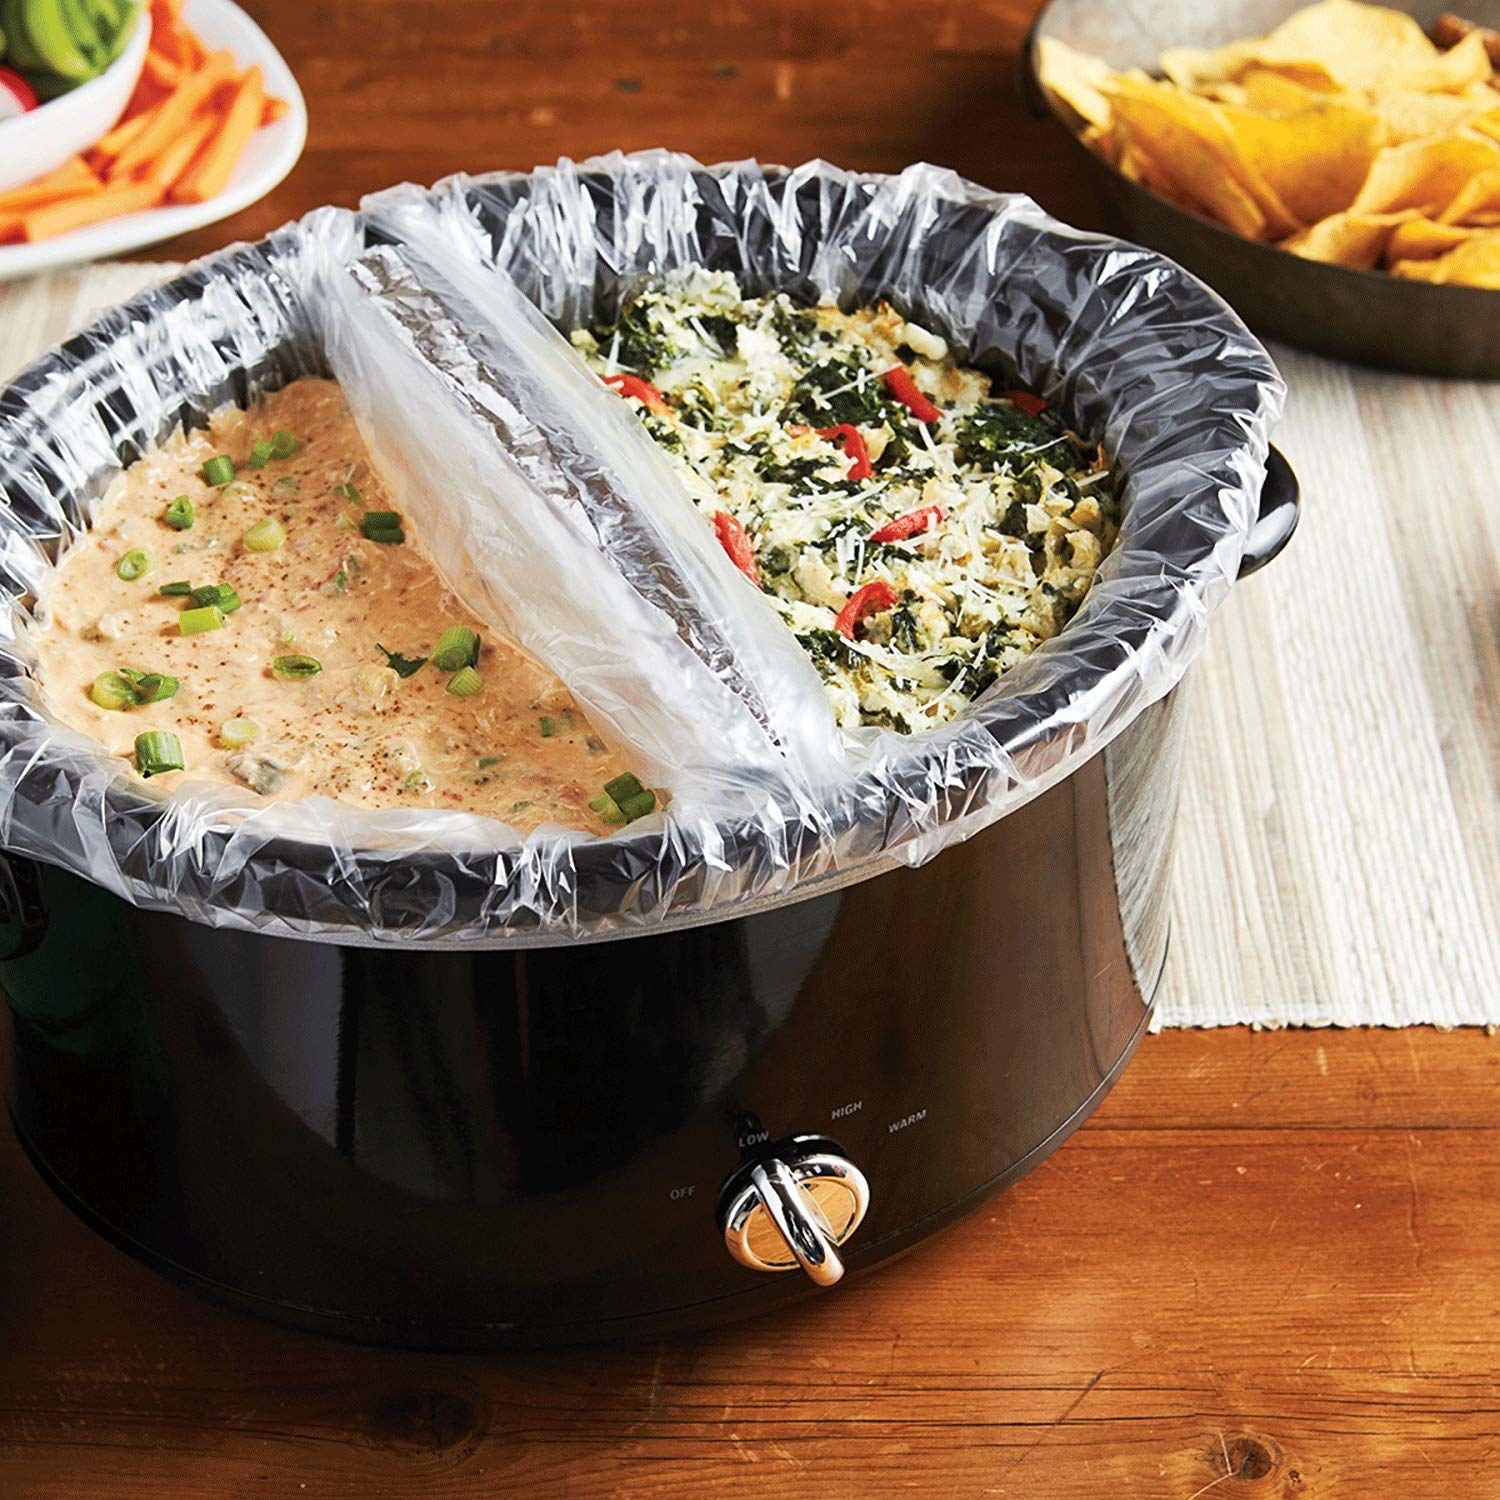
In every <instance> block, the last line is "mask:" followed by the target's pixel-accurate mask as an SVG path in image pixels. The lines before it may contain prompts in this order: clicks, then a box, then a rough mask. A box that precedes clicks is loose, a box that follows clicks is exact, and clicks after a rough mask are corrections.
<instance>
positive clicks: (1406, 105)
mask: <svg viewBox="0 0 1500 1500" xmlns="http://www.w3.org/2000/svg"><path fill="white" fill-rule="evenodd" d="M1483 92H1484V94H1485V95H1486V96H1487V97H1484V98H1476V97H1474V96H1473V95H1470V94H1467V93H1463V94H1424V93H1421V92H1419V91H1418V90H1416V89H1387V90H1385V91H1383V92H1381V93H1377V94H1371V95H1370V109H1371V110H1372V111H1373V112H1374V113H1375V114H1376V115H1378V116H1379V117H1380V119H1381V121H1382V123H1383V124H1384V126H1385V133H1386V144H1387V145H1389V146H1399V145H1401V144H1403V143H1404V142H1406V141H1419V140H1422V139H1423V138H1424V137H1426V136H1429V135H1452V134H1453V132H1454V131H1456V130H1461V129H1462V128H1463V127H1464V126H1465V125H1467V124H1469V123H1470V122H1471V121H1473V120H1476V119H1478V118H1479V116H1481V115H1483V114H1485V113H1486V112H1487V111H1488V109H1489V108H1490V101H1491V100H1493V99H1494V97H1495V93H1494V90H1493V89H1490V88H1488V87H1484V89H1483Z"/></svg>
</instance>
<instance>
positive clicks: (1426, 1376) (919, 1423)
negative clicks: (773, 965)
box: [0, 1029, 1500, 1500]
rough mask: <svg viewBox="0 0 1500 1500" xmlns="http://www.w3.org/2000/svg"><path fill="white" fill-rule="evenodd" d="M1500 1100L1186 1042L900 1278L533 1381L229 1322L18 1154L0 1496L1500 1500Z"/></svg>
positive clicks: (3, 1151) (1147, 1061)
mask: <svg viewBox="0 0 1500 1500" xmlns="http://www.w3.org/2000/svg"><path fill="white" fill-rule="evenodd" d="M1497 1096H1500V1049H1497V1048H1496V1047H1495V1046H1493V1045H1486V1044H1485V1041H1484V1039H1483V1038H1482V1037H1481V1036H1477V1035H1474V1034H1472V1033H1464V1032H1453V1033H1448V1034H1444V1033H1440V1032H1434V1031H1429V1030H1411V1031H1402V1032H1364V1031H1325V1032H1252V1031H1247V1030H1240V1029H1236V1030H1224V1031H1216V1032H1197V1031H1176V1032H1165V1033H1163V1034H1162V1035H1160V1036H1155V1037H1148V1038H1147V1039H1146V1041H1145V1043H1144V1044H1143V1046H1142V1049H1141V1052H1140V1054H1139V1056H1138V1057H1137V1059H1136V1061H1135V1063H1134V1064H1133V1065H1132V1067H1131V1069H1130V1071H1129V1072H1128V1073H1127V1074H1126V1076H1125V1079H1124V1081H1123V1082H1122V1083H1121V1085H1120V1086H1119V1088H1118V1089H1117V1090H1116V1092H1115V1093H1114V1095H1113V1096H1112V1097H1111V1098H1110V1100H1109V1101H1108V1102H1107V1103H1106V1104H1105V1106H1104V1108H1103V1109H1102V1110H1101V1111H1100V1113H1099V1114H1098V1115H1097V1116H1096V1118H1095V1119H1094V1121H1093V1122H1092V1123H1091V1124H1089V1125H1088V1126H1086V1127H1085V1128H1084V1129H1083V1130H1082V1131H1080V1132H1079V1134H1078V1135H1077V1136H1075V1137H1074V1139H1073V1140H1072V1141H1071V1142H1069V1144H1068V1145H1066V1146H1065V1147H1063V1149H1062V1150H1061V1151H1060V1152H1059V1153H1058V1154H1057V1155H1056V1156H1054V1157H1053V1158H1052V1159H1051V1160H1050V1161H1048V1162H1047V1163H1046V1164H1045V1165H1044V1166H1042V1167H1041V1168H1040V1169H1039V1170H1038V1171H1037V1172H1035V1173H1034V1174H1033V1175H1032V1176H1031V1177H1028V1178H1026V1179H1025V1180H1024V1181H1022V1182H1021V1183H1020V1184H1019V1185H1017V1186H1016V1187H1015V1188H1013V1189H1012V1190H1011V1191H1010V1192H1009V1193H1007V1194H1005V1195H1004V1196H1003V1197H1001V1198H999V1199H997V1200H996V1201H995V1203H994V1204H993V1205H991V1206H990V1207H988V1208H986V1209H984V1210H983V1211H981V1212H980V1213H979V1214H978V1215H976V1216H975V1217H974V1218H972V1219H970V1220H969V1221H968V1222H966V1223H965V1224H963V1225H961V1226H959V1227H958V1228H956V1229H955V1230H953V1231H952V1232H951V1233H949V1234H948V1235H947V1236H945V1237H944V1238H942V1239H941V1240H939V1241H936V1242H934V1243H932V1244H930V1245H927V1246H925V1247H923V1248H922V1249H920V1250H917V1251H915V1252H914V1253H913V1254H911V1255H910V1256H908V1257H907V1258H906V1259H905V1260H903V1261H900V1262H899V1263H897V1264H895V1265H893V1266H890V1267H889V1268H887V1269H886V1270H884V1271H882V1272H880V1273H878V1274H876V1275H873V1276H871V1277H869V1278H866V1279H864V1280H859V1281H855V1282H852V1283H850V1284H848V1285H846V1286H842V1287H839V1288H837V1289H836V1290H835V1291H833V1292H831V1293H828V1294H826V1295H824V1296H820V1297H818V1298H817V1299H816V1300H815V1301H813V1302H812V1303H809V1304H804V1305H803V1306H801V1307H800V1308H796V1309H794V1310H791V1311H789V1312H786V1313H783V1314H781V1315H778V1316H776V1317H773V1318H768V1319H764V1320H761V1321H758V1322H754V1323H747V1324H742V1325H740V1326H738V1327H734V1328H730V1329H727V1330H725V1331H723V1332H721V1333H716V1334H713V1335H710V1336H707V1337H701V1338H696V1339H692V1340H682V1341H675V1342H668V1343H652V1344H644V1345H640V1346H637V1347H611V1348H603V1349H592V1350H575V1351H568V1352H563V1353H555V1354H543V1355H527V1356H524V1357H519V1356H518V1357H507V1358H490V1357H472V1356H446V1355H412V1354H398V1353H387V1352H383V1351H379V1350H371V1349H361V1348H356V1347H354V1346H352V1345H342V1344H337V1343H333V1342H331V1341H324V1340H319V1339H315V1338H310V1337H306V1336H303V1335H300V1334H294V1333H288V1332H284V1331H282V1330H280V1329H277V1328H273V1327H270V1326H269V1325H262V1324H259V1323H255V1322H251V1321H250V1320H248V1319H246V1318H242V1317H240V1316H238V1315H236V1314H232V1313H227V1312H221V1311H219V1310H217V1309H216V1308H213V1307H210V1306H207V1305H205V1304H203V1303H200V1302H198V1301H196V1300H194V1299H193V1298H192V1297H190V1296H189V1295H188V1294H187V1293H185V1292H182V1291H179V1290H178V1289H177V1288H175V1287H173V1286H171V1285H169V1284H168V1283H166V1282H164V1281H162V1280H160V1279H158V1278H157V1277H156V1276H154V1275H152V1274H151V1273H150V1272H148V1271H146V1270H144V1269H142V1268H141V1267H139V1266H137V1265H136V1264H134V1263H133V1262H132V1261H129V1260H126V1259H125V1258H124V1257H123V1256H121V1255H120V1254H118V1253H117V1252H116V1251H114V1250H113V1249H111V1248H110V1247H108V1246H107V1245H105V1244H104V1243H103V1242H102V1241H101V1240H99V1239H96V1238H95V1237H94V1236H93V1235H92V1234H91V1233H90V1232H89V1231H88V1230H86V1229H84V1228H83V1227H82V1226H81V1225H79V1224H78V1223H77V1222H75V1221H74V1220H73V1219H72V1218H71V1217H70V1216H69V1214H68V1212H67V1211H66V1210H65V1209H64V1208H62V1206H61V1205H60V1204H58V1203H57V1202H56V1201H55V1200H54V1199H53V1198H52V1196H51V1194H50V1193H49V1192H48V1190H47V1189H46V1188H45V1187H44V1186H43V1185H42V1183H41V1181H40V1180H39V1179H38V1178H37V1176H36V1174H35V1173H34V1172H33V1171H32V1169H31V1167H30V1166H29V1165H28V1164H27V1163H26V1162H25V1161H24V1160H23V1159H22V1157H21V1154H20V1151H19V1148H18V1147H17V1146H16V1144H15V1142H14V1140H13V1139H12V1138H11V1137H10V1135H9V1132H8V1131H7V1132H6V1133H5V1135H4V1138H3V1139H0V1329H3V1334H0V1494H3V1495H5V1496H7V1497H14V1500H42V1497H45V1500H54V1497H58V1500H62V1497H66V1500H75V1497H76V1500H128V1497H136V1496H139V1497H142V1500H145V1497H150V1500H158V1497H170V1500H188V1497H204V1500H207V1497H214V1500H222V1497H225V1496H249V1495H256V1496H262V1495H263V1496H277V1497H279V1496H299V1495H303V1494H306V1495H312V1496H322V1495H329V1496H337V1495H352V1496H359V1497H366V1496H376V1495H379V1496H394V1497H409V1500H440V1497H459V1496H463V1497H472V1496H481V1495H482V1496H491V1495H495V1496H499V1495H515V1494H523V1493H524V1494H528V1495H534V1496H538V1497H543V1496H554V1495H558V1496H562V1495H566V1496H576V1497H591V1496H597V1497H614V1496H620V1497H641V1500H696V1497H698V1496H701V1495H704V1494H705V1493H708V1494H715V1495H717V1494H725V1495H736V1494H746V1495H749V1494H754V1495H756V1496H788V1497H791V1496H806V1495H811V1494H816V1495H819V1496H826V1497H830V1500H841V1497H846V1496H847V1497H850V1500H867V1497H872V1496H880V1495H885V1494H892V1493H897V1492H902V1493H912V1494H917V1495H942V1496H945V1497H953V1500H958V1497H963V1500H968V1497H978V1496H1014V1497H1017V1500H1157V1497H1160V1500H1190V1497H1192V1496H1194V1495H1201V1494H1212V1495H1213V1496H1214V1497H1215V1500H1272V1497H1276V1500H1283V1497H1285V1500H1292V1497H1297V1500H1302V1497H1308V1500H1311V1497H1317V1500H1329V1497H1338V1500H1388V1497H1389V1500H1395V1497H1402V1500H1405V1497H1417V1496H1423V1497H1426V1496H1435V1497H1442V1500H1493V1497H1494V1496H1495V1495H1496V1494H1497V1493H1500V1489H1497V1475H1500V1411H1497V1406H1500V1402H1497V1399H1496V1398H1497V1388H1496V1380H1495V1371H1496V1369H1497V1368H1500V1305H1497V1298H1496V1296H1495V1291H1496V1284H1497V1278H1496V1257H1497V1254H1500V1251H1497V1248H1496V1246H1497V1234H1496V1231H1497V1228H1500V1214H1497V1211H1496V1206H1495V1205H1496V1199H1497V1189H1500V1169H1497V1163H1500V1122H1497V1119H1496V1109H1495V1099H1496V1098H1497ZM1210 1487H1211V1488H1210Z"/></svg>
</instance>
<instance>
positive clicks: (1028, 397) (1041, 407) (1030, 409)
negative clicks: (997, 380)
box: [1000, 391, 1047, 417]
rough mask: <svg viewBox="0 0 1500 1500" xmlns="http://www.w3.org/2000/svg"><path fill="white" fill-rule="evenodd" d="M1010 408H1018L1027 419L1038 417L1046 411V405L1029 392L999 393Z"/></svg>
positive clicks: (1038, 397)
mask: <svg viewBox="0 0 1500 1500" xmlns="http://www.w3.org/2000/svg"><path fill="white" fill-rule="evenodd" d="M1000 394H1001V395H1002V396H1004V397H1005V399H1006V400H1007V401H1009V402H1010V404H1011V405H1012V406H1019V407H1020V408H1021V410H1022V411H1024V412H1025V413H1026V415H1027V416H1028V417H1039V416H1041V414H1042V413H1043V412H1044V411H1046V410H1047V403H1046V402H1045V401H1043V400H1042V398H1041V397H1040V396H1033V395H1032V394H1031V392H1030V391H1002V392H1001V393H1000Z"/></svg>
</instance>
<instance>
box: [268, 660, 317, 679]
mask: <svg viewBox="0 0 1500 1500" xmlns="http://www.w3.org/2000/svg"><path fill="white" fill-rule="evenodd" d="M271 670H272V671H273V672H274V673H275V674H276V675H277V676H278V677H290V678H293V679H301V678H304V677H316V676H317V675H318V673H319V672H321V671H322V670H323V663H322V662H320V661H319V660H318V658H317V657H316V656H278V657H277V658H276V660H275V661H273V662H272V663H271Z"/></svg>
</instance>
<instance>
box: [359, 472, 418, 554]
mask: <svg viewBox="0 0 1500 1500" xmlns="http://www.w3.org/2000/svg"><path fill="white" fill-rule="evenodd" d="M351 488H352V486H351ZM359 529H360V533H361V535H362V536H363V537H364V538H365V540H366V541H370V542H381V543H383V544H384V545H385V546H388V547H389V546H398V545H399V544H400V543H402V542H404V541H405V540H406V533H405V532H404V531H403V530H402V529H401V517H400V516H399V515H397V513H396V512H395V511H393V510H367V511H366V512H365V514H364V519H363V520H362V521H361V522H360V523H359Z"/></svg>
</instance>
